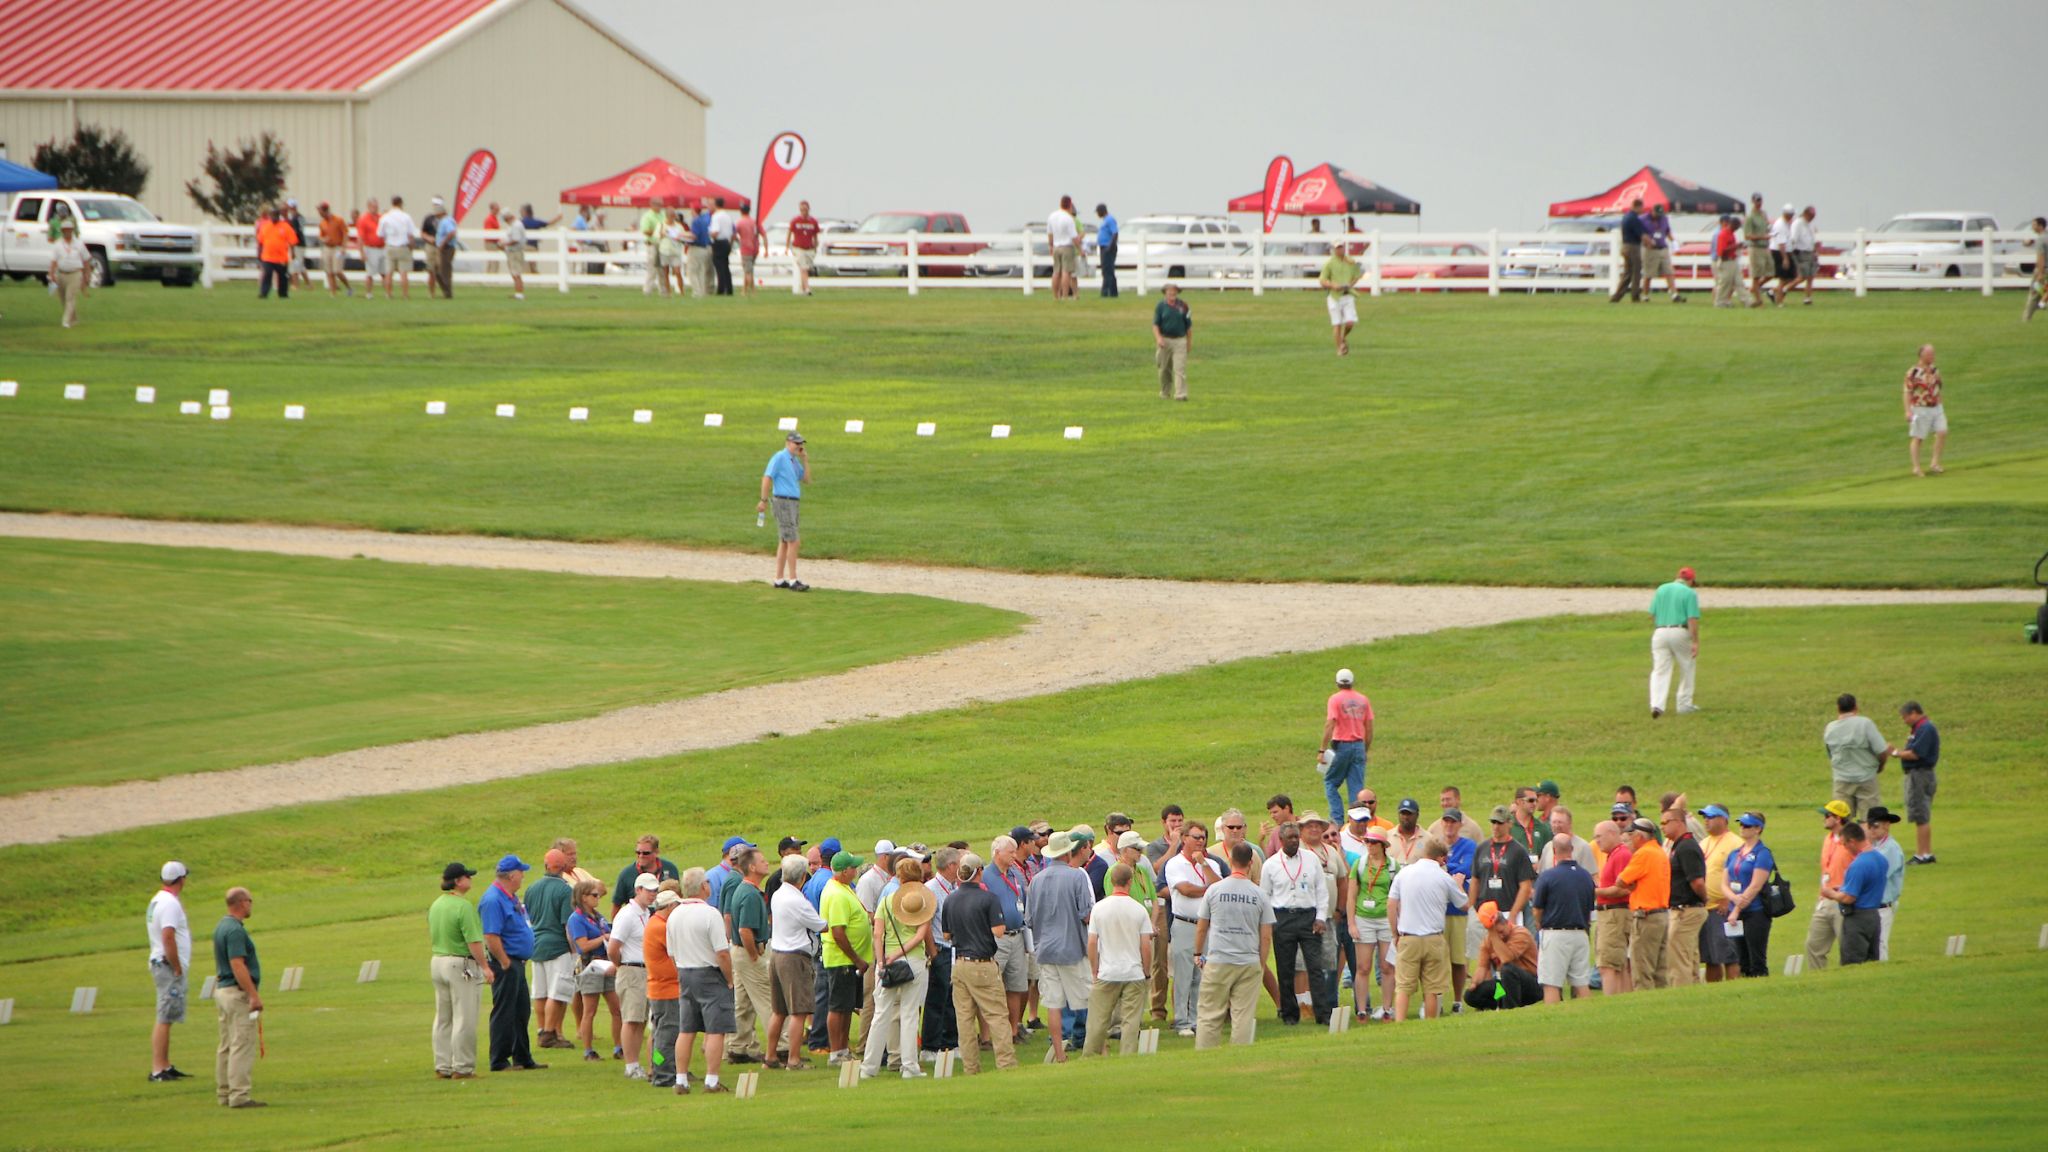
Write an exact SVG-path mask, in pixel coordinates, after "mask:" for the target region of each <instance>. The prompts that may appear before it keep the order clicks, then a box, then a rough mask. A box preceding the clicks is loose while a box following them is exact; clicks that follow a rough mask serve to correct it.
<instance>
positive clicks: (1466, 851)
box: [1437, 808, 1479, 1015]
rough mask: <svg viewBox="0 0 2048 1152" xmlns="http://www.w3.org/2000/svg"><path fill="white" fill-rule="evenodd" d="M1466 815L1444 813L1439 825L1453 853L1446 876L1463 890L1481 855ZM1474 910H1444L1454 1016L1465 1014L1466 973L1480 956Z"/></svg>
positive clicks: (1447, 858) (1454, 811)
mask: <svg viewBox="0 0 2048 1152" xmlns="http://www.w3.org/2000/svg"><path fill="white" fill-rule="evenodd" d="M1464 828H1465V813H1464V812H1463V811H1462V810H1460V809H1457V808H1446V809H1444V814H1443V822H1442V823H1440V824H1438V825H1437V836H1438V837H1440V838H1441V839H1442V840H1443V842H1444V843H1445V845H1447V846H1448V848H1449V851H1448V852H1446V853H1445V855H1444V861H1443V867H1444V872H1445V874H1446V875H1450V876H1455V877H1458V878H1459V879H1458V883H1459V885H1460V886H1463V885H1464V883H1465V878H1467V877H1470V876H1471V875H1472V859H1473V856H1474V855H1475V854H1476V853H1477V852H1478V851H1479V843H1478V842H1477V841H1475V840H1472V839H1471V838H1469V837H1467V836H1466V835H1465V834H1464ZM1471 918H1472V909H1471V908H1470V907H1469V906H1467V907H1464V908H1460V907H1458V906H1457V905H1456V904H1451V905H1449V906H1448V907H1446V908H1445V909H1444V943H1445V945H1446V946H1447V949H1448V951H1449V953H1450V960H1451V1001H1450V1004H1451V1012H1452V1013H1453V1014H1454V1015H1455V1014H1459V1013H1462V1012H1464V1011H1465V973H1466V971H1467V969H1468V968H1469V967H1470V963H1471V959H1472V957H1474V956H1477V955H1479V951H1478V947H1477V945H1478V941H1477V940H1474V939H1472V938H1471V936H1470V933H1469V931H1468V929H1469V928H1470V927H1471Z"/></svg>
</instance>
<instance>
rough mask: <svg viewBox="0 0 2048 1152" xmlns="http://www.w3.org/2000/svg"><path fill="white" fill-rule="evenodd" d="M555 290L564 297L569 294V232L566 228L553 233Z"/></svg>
mask: <svg viewBox="0 0 2048 1152" xmlns="http://www.w3.org/2000/svg"><path fill="white" fill-rule="evenodd" d="M555 290H556V291H558V292H560V293H562V294H563V295H565V296H566V295H568V294H569V230H568V229H567V228H561V229H557V230H556V232H555Z"/></svg>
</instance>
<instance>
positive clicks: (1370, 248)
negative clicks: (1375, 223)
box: [1345, 228, 1380, 296]
mask: <svg viewBox="0 0 2048 1152" xmlns="http://www.w3.org/2000/svg"><path fill="white" fill-rule="evenodd" d="M1345 243H1347V244H1348V243H1350V237H1349V235H1348V234H1347V235H1346V237H1345ZM1365 251H1366V255H1367V256H1368V257H1369V259H1368V261H1367V263H1368V265H1369V267H1368V271H1369V272H1370V273H1371V275H1372V294H1373V295H1374V296H1378V295H1379V294H1380V230H1379V229H1377V228H1375V229H1373V230H1372V239H1371V240H1370V241H1368V242H1367V243H1366V249H1365Z"/></svg>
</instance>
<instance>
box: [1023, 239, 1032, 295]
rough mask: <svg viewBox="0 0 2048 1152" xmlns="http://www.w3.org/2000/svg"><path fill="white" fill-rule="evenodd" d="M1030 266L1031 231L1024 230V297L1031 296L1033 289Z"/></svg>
mask: <svg viewBox="0 0 2048 1152" xmlns="http://www.w3.org/2000/svg"><path fill="white" fill-rule="evenodd" d="M1031 265H1032V260H1031V230H1030V229H1029V228H1027V229H1025V230H1024V294H1025V295H1026V296H1029V295H1031V292H1032V288H1033V285H1032V283H1031Z"/></svg>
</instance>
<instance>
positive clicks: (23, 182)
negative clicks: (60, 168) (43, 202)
mask: <svg viewBox="0 0 2048 1152" xmlns="http://www.w3.org/2000/svg"><path fill="white" fill-rule="evenodd" d="M56 186H57V178H56V177H55V176H47V175H44V174H43V173H41V172H38V171H36V170H35V169H33V168H24V167H22V166H21V165H19V164H10V163H8V162H7V161H5V160H0V193H4V192H35V191H39V190H41V189H44V188H55V187H56Z"/></svg>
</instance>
